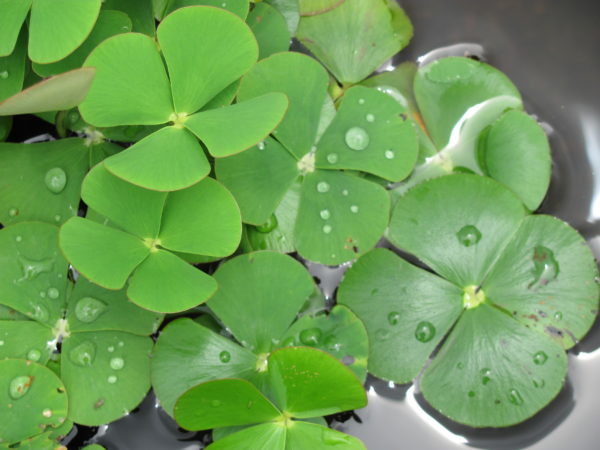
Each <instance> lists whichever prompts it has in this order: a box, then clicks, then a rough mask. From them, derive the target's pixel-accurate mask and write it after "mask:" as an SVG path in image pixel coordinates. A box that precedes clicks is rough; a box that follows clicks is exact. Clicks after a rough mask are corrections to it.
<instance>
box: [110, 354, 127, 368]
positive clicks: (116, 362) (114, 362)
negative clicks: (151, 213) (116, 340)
mask: <svg viewBox="0 0 600 450" xmlns="http://www.w3.org/2000/svg"><path fill="white" fill-rule="evenodd" d="M109 365H110V368H111V369H113V370H121V369H122V368H123V367H125V361H124V360H123V358H119V357H118V356H117V357H115V358H111V359H110V363H109Z"/></svg>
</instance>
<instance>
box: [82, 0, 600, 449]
mask: <svg viewBox="0 0 600 450" xmlns="http://www.w3.org/2000/svg"><path fill="white" fill-rule="evenodd" d="M400 3H401V4H402V6H403V7H404V8H405V9H406V12H407V13H408V15H409V17H411V19H412V21H413V23H414V25H415V36H416V37H415V39H414V40H413V42H412V43H411V44H410V45H409V47H408V48H407V49H406V50H404V51H403V52H402V53H401V54H400V55H399V56H398V57H397V58H395V59H394V61H392V62H391V64H396V63H398V62H401V61H405V60H417V59H418V58H419V57H421V56H423V55H426V54H429V55H428V58H435V57H440V56H448V55H456V54H461V55H462V54H465V53H467V54H475V55H477V56H480V57H483V59H484V60H486V61H487V62H489V63H491V64H493V65H494V66H496V67H498V68H500V69H501V70H502V71H504V72H505V73H507V74H508V75H509V76H510V78H511V79H512V80H513V81H514V82H515V84H516V85H517V86H518V87H519V89H520V90H521V92H522V93H523V97H524V100H525V104H526V107H527V110H528V111H529V112H531V113H534V114H536V116H537V117H538V119H539V120H540V121H541V122H542V123H544V124H545V127H544V128H545V129H546V131H547V132H548V134H549V138H550V141H551V146H552V151H553V159H554V171H553V179H552V183H551V186H550V191H549V194H548V197H547V199H546V201H545V202H544V204H543V205H542V211H543V212H545V213H549V214H553V215H556V216H558V217H560V218H561V219H563V220H565V221H567V222H569V223H570V224H571V225H572V226H574V227H575V228H577V229H578V230H579V231H580V232H581V233H582V234H583V235H584V236H585V237H586V239H587V240H588V242H589V244H590V245H591V247H592V249H593V251H594V254H595V256H596V258H600V94H599V89H598V87H597V85H598V81H599V79H600V28H598V26H597V22H598V19H600V2H598V1H596V0H589V1H588V0H497V1H494V2H492V1H490V0H488V1H481V0H452V1H449V0H402V1H401V2H400ZM456 44H458V45H456ZM441 48H443V49H441ZM431 49H441V50H438V51H437V52H436V53H433V54H432V53H430V51H431ZM309 268H310V270H311V272H313V273H314V274H315V275H316V276H317V277H318V278H319V279H320V280H321V286H322V289H323V291H324V293H325V295H326V296H327V297H328V298H330V299H331V298H332V297H333V295H334V292H335V288H336V286H337V284H338V283H339V280H340V279H341V277H342V275H343V272H344V271H345V269H346V268H347V267H346V266H345V267H341V268H338V269H331V268H323V267H319V266H316V265H312V264H309ZM569 359H570V361H569V364H570V368H569V377H568V381H567V383H566V385H565V388H564V389H563V391H562V392H561V393H560V394H559V396H558V397H557V398H556V399H555V400H554V401H553V402H552V403H551V405H550V406H548V407H547V408H545V409H544V410H543V411H541V412H540V413H539V414H538V415H536V416H535V417H534V418H532V419H530V420H529V421H527V422H525V423H523V424H521V425H518V426H515V427H511V428H507V429H500V430H493V429H483V430H476V429H473V428H469V427H466V426H462V425H458V424H455V423H452V422H451V421H449V420H447V419H445V418H443V417H441V416H440V415H439V414H437V413H436V412H435V411H433V410H432V409H431V408H430V407H429V406H428V405H426V404H425V402H424V401H423V400H422V398H421V397H420V396H419V394H418V393H415V391H414V388H413V387H412V386H410V385H403V386H395V385H393V384H388V383H387V382H383V381H381V380H377V379H374V378H370V379H369V380H368V382H367V390H368V396H369V405H368V406H367V407H366V408H364V409H362V410H359V411H357V414H358V416H359V417H360V419H361V420H362V424H360V423H358V422H357V421H356V420H354V419H350V420H349V421H347V422H344V423H339V424H335V427H336V428H339V429H341V430H343V431H346V432H349V433H351V434H353V435H355V436H357V437H359V438H360V439H362V440H363V441H364V443H365V444H366V446H367V447H368V449H369V450H396V449H410V450H413V449H417V450H430V449H431V450H441V449H461V448H467V447H475V448H485V449H524V448H527V449H536V450H541V449H543V450H564V449H567V448H568V449H571V450H587V449H596V448H599V447H600V444H599V442H600V427H599V426H598V425H597V423H598V415H599V413H600V324H599V323H598V322H597V323H596V325H595V326H594V328H593V329H592V331H591V332H590V334H589V335H588V336H587V337H586V338H585V339H584V340H583V341H582V342H581V343H580V344H579V345H578V346H577V347H576V348H575V349H574V350H573V351H571V352H570V355H569ZM88 436H89V439H88V440H91V441H93V442H98V443H100V444H103V445H105V446H106V447H107V448H108V449H109V450H142V449H143V450H197V449H200V448H202V447H203V445H202V443H201V440H200V438H199V437H198V436H197V435H194V434H192V433H186V432H183V431H182V430H178V429H177V427H176V425H175V424H174V423H173V421H172V420H171V419H170V418H169V417H168V416H167V415H166V414H165V413H164V411H162V410H161V409H160V408H159V407H156V405H155V403H154V400H153V398H152V397H151V396H150V397H148V398H147V399H146V400H145V402H144V403H143V404H142V406H141V408H140V409H139V411H138V412H134V413H132V414H130V415H129V416H127V417H125V418H123V419H121V420H119V421H117V422H115V423H112V424H110V425H108V426H104V427H100V428H99V429H98V430H97V432H95V433H90V434H88ZM73 448H77V447H76V446H73ZM257 450H258V449H257ZM307 450H308V449H307Z"/></svg>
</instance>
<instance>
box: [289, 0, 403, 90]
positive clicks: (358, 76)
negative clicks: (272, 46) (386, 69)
mask: <svg viewBox="0 0 600 450" xmlns="http://www.w3.org/2000/svg"><path fill="white" fill-rule="evenodd" d="M317 1H319V2H320V0H317ZM412 31H413V30H412V25H411V23H410V21H409V20H408V18H407V17H406V15H405V14H404V11H402V9H401V8H400V7H399V6H398V5H397V4H396V3H395V2H388V1H383V0H346V1H344V2H343V3H342V4H341V5H340V6H338V7H337V8H334V9H333V10H331V11H329V12H326V13H324V14H318V15H314V16H310V17H302V19H301V20H300V26H299V27H298V34H297V37H298V39H299V40H300V42H301V43H302V44H303V45H305V46H306V47H307V48H308V49H309V50H310V52H311V53H312V54H313V55H315V56H316V57H317V58H318V59H319V60H320V61H321V62H322V63H323V64H324V65H325V67H327V68H328V69H329V71H331V73H333V75H334V76H335V77H336V78H337V79H338V80H339V81H342V82H344V83H356V82H358V81H360V80H362V79H363V78H366V77H367V76H368V75H369V74H370V73H372V72H373V71H374V70H375V69H377V68H378V67H379V66H381V65H382V64H383V63H384V62H385V61H386V60H387V59H389V58H391V57H392V56H393V55H395V54H396V53H398V52H399V51H400V50H401V49H402V48H403V47H405V46H406V45H407V44H408V41H409V40H410V38H411V37H412Z"/></svg>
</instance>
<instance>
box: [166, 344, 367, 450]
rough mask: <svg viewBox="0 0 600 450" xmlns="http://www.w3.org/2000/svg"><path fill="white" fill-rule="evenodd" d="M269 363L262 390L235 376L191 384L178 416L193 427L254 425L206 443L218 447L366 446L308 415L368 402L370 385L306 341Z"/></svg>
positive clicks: (275, 355) (292, 449)
mask: <svg viewBox="0 0 600 450" xmlns="http://www.w3.org/2000/svg"><path fill="white" fill-rule="evenodd" d="M266 366H267V367H268V368H267V369H266V375H265V376H266V380H265V382H264V384H263V386H262V389H260V390H259V389H258V388H256V387H255V386H254V385H252V384H251V383H250V382H249V381H246V380H243V379H235V378H233V379H225V380H214V381H208V382H205V383H201V384H199V385H197V386H195V387H193V388H191V389H190V390H188V391H187V392H186V393H184V394H183V395H182V396H181V397H180V398H179V399H178V400H177V404H176V405H175V419H176V420H177V422H178V423H179V425H181V426H182V427H184V428H186V429H188V430H204V429H210V428H219V427H231V426H246V425H253V426H250V427H248V428H244V429H242V430H241V431H237V432H234V433H232V434H230V435H228V436H226V437H223V438H222V439H219V440H217V441H216V442H214V443H213V444H211V445H209V446H208V447H207V448H209V449H213V450H216V449H241V448H246V449H254V448H262V449H265V450H302V449H308V448H328V447H335V448H339V449H348V450H361V449H364V448H365V446H364V444H363V443H362V442H361V441H359V440H358V439H356V438H354V437H352V436H349V435H346V434H343V433H341V432H339V431H336V430H332V429H329V428H327V427H326V426H323V425H319V424H316V423H310V422H307V421H305V420H306V419H311V418H314V417H318V416H322V415H327V414H334V413H338V412H341V411H346V410H349V409H355V408H361V407H363V406H365V405H366V403H367V398H366V394H365V391H364V389H363V387H362V385H361V383H360V381H359V380H358V378H356V375H355V374H353V373H352V372H351V371H350V370H348V368H346V367H344V365H343V364H341V363H340V362H339V361H337V360H336V359H335V358H333V357H332V356H330V355H328V354H326V353H324V352H322V351H319V350H316V349H313V348H306V347H291V348H283V349H279V350H276V351H275V352H273V353H272V354H271V355H270V356H269V358H268V360H267V361H266ZM261 391H262V392H261Z"/></svg>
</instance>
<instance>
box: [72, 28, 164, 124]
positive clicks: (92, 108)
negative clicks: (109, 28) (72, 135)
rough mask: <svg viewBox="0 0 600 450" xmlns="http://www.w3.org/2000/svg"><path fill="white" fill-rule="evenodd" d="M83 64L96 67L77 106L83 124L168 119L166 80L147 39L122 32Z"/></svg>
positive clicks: (98, 48) (132, 122) (159, 62)
mask: <svg viewBox="0 0 600 450" xmlns="http://www.w3.org/2000/svg"><path fill="white" fill-rule="evenodd" d="M84 65H85V66H91V67H95V68H96V78H95V80H94V83H93V84H92V87H91V88H90V92H89V94H88V96H87V97H86V99H85V101H84V102H83V103H82V104H81V105H80V107H79V110H80V111H81V115H82V116H83V118H84V120H85V121H86V122H88V123H90V124H92V125H94V126H97V127H112V126H115V125H157V124H161V123H165V122H168V121H169V120H170V116H171V114H172V113H173V105H172V100H171V91H170V88H169V80H168V78H167V74H166V71H165V67H164V65H163V62H162V59H161V56H160V53H159V51H158V49H157V47H156V43H155V42H154V41H153V40H152V39H151V38H150V37H148V36H146V35H143V34H137V33H125V34H119V35H117V36H114V37H112V38H109V39H107V40H105V41H104V42H102V44H100V45H99V46H98V47H96V48H95V49H94V51H93V52H92V53H91V54H90V56H88V58H87V59H86V60H85V63H84ZM149 92H151V93H152V95H148V93H149Z"/></svg>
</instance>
